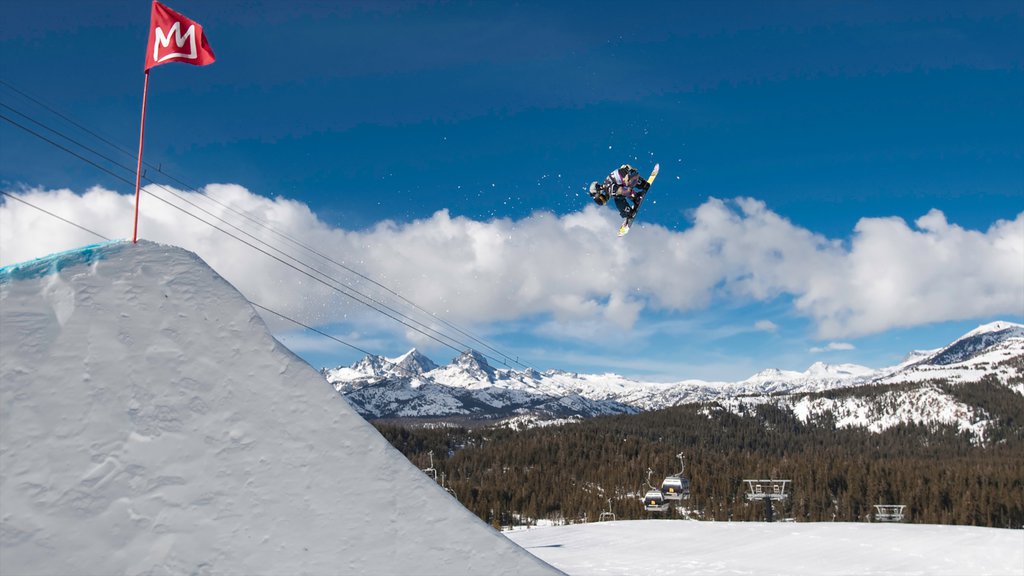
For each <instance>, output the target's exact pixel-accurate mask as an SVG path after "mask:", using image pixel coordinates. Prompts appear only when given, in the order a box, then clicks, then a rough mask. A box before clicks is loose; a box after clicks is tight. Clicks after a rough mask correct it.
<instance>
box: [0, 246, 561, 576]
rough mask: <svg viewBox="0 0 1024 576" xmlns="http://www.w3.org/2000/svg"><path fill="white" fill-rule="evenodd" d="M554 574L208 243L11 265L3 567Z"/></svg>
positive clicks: (4, 282) (93, 251) (3, 349)
mask: <svg viewBox="0 0 1024 576" xmlns="http://www.w3.org/2000/svg"><path fill="white" fill-rule="evenodd" d="M129 573H131V574H139V573H145V574H413V573H415V574H445V575H449V574H515V575H523V574H551V573H558V572H557V571H556V570H554V569H553V568H552V567H550V566H549V565H547V564H545V563H543V562H541V561H540V560H538V559H537V558H536V557H534V556H532V555H531V554H529V553H527V552H526V551H524V550H523V549H522V548H519V547H518V546H516V545H515V544H513V543H512V542H511V541H509V540H508V539H507V538H505V537H504V536H502V535H501V534H499V533H498V532H496V531H494V530H493V529H491V528H490V527H489V526H487V525H486V524H485V523H484V522H482V521H480V520H479V519H478V518H477V517H475V516H474V515H473V514H471V513H470V512H469V511H467V510H466V509H465V508H463V507H462V506H461V505H460V504H459V503H458V502H457V501H455V500H454V499H453V498H451V497H450V496H449V495H448V494H447V493H446V492H445V491H444V490H443V489H441V488H440V487H439V486H438V485H437V484H436V483H435V482H434V481H433V480H431V479H430V478H428V477H426V476H425V475H424V474H423V473H422V472H421V471H419V470H418V469H417V468H416V467H414V466H413V465H412V464H410V463H409V462H408V461H407V460H406V459H405V458H404V457H403V456H402V455H401V454H400V453H399V452H398V451H396V450H395V449H393V448H392V447H391V446H390V445H389V444H388V443H387V441H385V440H384V438H383V437H381V436H380V435H379V434H378V433H377V431H376V430H375V429H374V428H373V427H372V426H370V425H369V424H367V423H366V421H364V420H363V419H362V418H361V417H360V416H359V415H357V414H356V413H355V412H354V411H353V410H352V409H351V408H350V407H349V406H348V404H347V403H346V402H345V401H344V399H343V398H341V396H339V395H338V393H337V392H335V391H334V389H333V388H332V387H331V386H330V385H329V384H328V383H327V382H326V381H325V380H324V378H323V377H322V376H321V375H320V373H319V372H317V371H316V370H314V369H313V368H312V367H311V366H309V365H308V364H306V363H305V362H304V361H302V360H301V359H299V358H298V357H296V356H295V355H294V354H292V353H291V352H290V351H289V350H288V349H286V348H285V347H284V346H282V345H281V344H280V343H278V342H277V341H276V340H275V339H274V338H273V337H272V336H271V335H270V333H269V332H268V330H267V329H266V326H265V325H264V323H263V321H262V320H261V319H260V317H259V316H258V315H257V314H256V312H255V310H254V309H253V307H252V306H251V305H250V304H249V303H248V302H247V301H246V299H245V298H244V297H243V296H242V295H241V294H240V293H238V291H237V290H235V289H234V287H232V286H231V285H230V284H228V283H227V282H226V281H225V280H223V279H222V278H221V277H220V276H218V275H217V274H216V273H215V272H214V271H213V270H212V269H210V268H209V267H208V266H207V265H206V264H205V263H204V262H203V261H202V260H200V259H199V257H197V256H196V255H194V254H192V253H190V252H187V251H185V250H182V249H180V248H176V247H171V246H163V245H159V244H154V243H151V242H145V241H140V242H139V243H138V244H131V243H127V242H113V243H106V244H101V245H96V246H90V247H86V248H83V249H80V250H75V251H71V252H66V253H62V254H58V255H54V256H51V257H48V258H44V259H40V260H36V261H33V262H28V263H25V264H20V265H15V266H9V267H7V268H4V269H2V270H0V574H9V575H12V576H13V575H22V574H108V575H109V574H129Z"/></svg>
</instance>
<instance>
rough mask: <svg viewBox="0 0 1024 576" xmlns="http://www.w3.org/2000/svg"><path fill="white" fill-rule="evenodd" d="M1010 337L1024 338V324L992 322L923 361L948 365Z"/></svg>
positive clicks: (964, 359) (963, 359) (967, 358)
mask: <svg viewBox="0 0 1024 576" xmlns="http://www.w3.org/2000/svg"><path fill="white" fill-rule="evenodd" d="M1010 339H1024V325H1021V324H1015V323H1013V322H1002V321H1000V322H991V323H989V324H984V325H982V326H979V327H977V328H975V329H974V330H971V331H970V332H968V333H967V334H964V335H963V336H961V337H960V338H958V339H957V340H956V341H955V342H953V343H952V344H950V345H949V346H947V347H945V348H943V349H942V350H940V351H939V352H938V353H937V354H935V355H933V356H931V357H930V358H927V359H926V360H924V361H923V362H922V363H925V364H931V365H936V366H946V365H949V364H957V363H960V362H965V361H967V360H970V359H971V358H972V357H974V356H975V355H977V354H979V353H981V352H984V351H985V350H987V349H988V348H990V347H992V346H994V345H996V344H999V343H1000V342H1005V341H1007V340H1010Z"/></svg>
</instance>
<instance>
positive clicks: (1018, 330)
mask: <svg viewBox="0 0 1024 576" xmlns="http://www.w3.org/2000/svg"><path fill="white" fill-rule="evenodd" d="M986 333H994V334H995V333H998V334H1002V333H1005V337H1008V338H1011V337H1016V336H1024V324H1017V323H1015V322H1005V321H1002V320H997V321H995V322H989V323H988V324H982V325H981V326H978V327H977V328H975V329H974V330H971V331H970V332H968V333H967V334H964V335H963V336H961V337H960V338H959V339H958V340H963V339H964V338H970V337H971V336H977V335H979V334H986Z"/></svg>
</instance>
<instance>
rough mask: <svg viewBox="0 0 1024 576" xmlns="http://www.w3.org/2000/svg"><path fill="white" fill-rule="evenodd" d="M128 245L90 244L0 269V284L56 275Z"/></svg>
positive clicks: (121, 241)
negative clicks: (70, 267)
mask: <svg viewBox="0 0 1024 576" xmlns="http://www.w3.org/2000/svg"><path fill="white" fill-rule="evenodd" d="M127 244H128V241H127V240H108V241H106V242H100V243H98V244H90V245H88V246H82V247H80V248H73V249H71V250H65V251H63V252H57V253H54V254H50V255H48V256H43V257H41V258H36V259H35V260H29V261H27V262H19V263H17V264H10V265H7V266H4V267H3V268H0V284H5V283H8V282H13V281H17V280H28V279H31V278H42V277H44V276H49V275H50V274H56V273H57V272H60V271H61V270H63V269H65V268H67V267H69V266H76V265H80V264H83V265H88V264H92V263H93V262H96V261H97V260H102V259H104V258H106V257H108V256H110V255H112V254H115V253H116V252H117V251H118V250H119V249H120V248H122V247H123V246H126V245H127Z"/></svg>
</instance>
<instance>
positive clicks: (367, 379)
mask: <svg viewBox="0 0 1024 576" xmlns="http://www.w3.org/2000/svg"><path fill="white" fill-rule="evenodd" d="M322 372H323V374H324V376H325V377H326V378H327V380H328V381H329V382H330V383H331V384H333V385H334V387H335V389H336V390H338V391H339V392H340V393H341V394H342V395H343V396H344V397H345V398H346V399H347V400H348V402H349V403H350V404H351V405H352V406H353V407H354V408H355V409H356V410H357V411H358V412H359V413H360V414H362V415H363V416H364V417H366V418H368V419H435V420H455V421H463V420H470V421H495V420H504V421H507V422H510V423H512V424H513V425H532V424H538V423H544V422H546V421H551V420H558V419H577V418H589V417H593V416H600V415H609V414H630V413H638V412H641V411H649V410H658V409H662V408H667V407H671V406H676V405H680V404H691V403H709V402H717V403H719V404H721V405H722V406H726V407H729V408H732V409H739V406H740V405H741V404H751V403H765V402H773V403H775V404H778V405H779V406H781V407H784V408H786V409H789V410H792V411H794V412H795V413H796V414H798V415H799V416H800V417H801V418H803V419H813V418H820V417H824V416H825V415H826V413H827V414H829V415H830V416H831V417H834V418H835V420H836V423H837V426H864V427H867V428H869V429H872V430H884V429H885V428H888V427H890V426H893V425H896V424H898V423H900V422H916V423H921V424H927V425H934V424H947V425H954V426H957V427H958V428H959V429H961V430H963V431H965V432H970V433H973V434H975V435H977V436H979V437H983V435H984V428H985V425H986V424H985V423H986V422H988V421H990V420H991V418H990V415H989V414H987V413H986V412H985V410H983V409H981V408H980V407H978V406H972V405H968V404H965V403H964V402H963V401H962V400H960V399H958V395H956V394H952V393H951V392H950V388H949V387H950V386H958V385H965V384H971V383H978V382H981V381H983V380H985V381H988V382H996V383H998V384H999V385H1000V386H1005V387H1007V388H1009V389H1010V390H1012V391H1014V392H1015V393H1016V394H1018V395H1024V325H1021V324H1016V323H1012V322H1005V321H999V322H993V323H990V324H985V325H982V326H979V327H978V328H976V329H974V330H972V331H970V332H968V333H967V334H964V335H963V336H961V337H960V338H958V339H956V340H955V341H954V342H952V343H950V344H949V345H948V346H945V347H942V348H938V349H935V350H916V351H913V352H911V353H910V354H908V355H907V356H906V358H905V360H904V361H903V362H901V363H900V364H898V365H896V366H892V367H887V368H882V369H872V368H867V367H864V366H859V365H855V364H838V365H831V364H825V363H821V362H819V363H815V364H813V365H812V366H810V367H809V368H808V369H807V370H805V371H803V372H796V371H788V370H778V369H767V370H763V371H761V372H758V373H757V374H754V375H753V376H751V377H749V378H747V379H745V380H742V381H739V382H707V381H702V380H682V381H679V382H674V383H653V382H642V381H638V380H633V379H629V378H625V377H622V376H618V375H615V374H602V375H595V374H579V373H575V372H564V371H560V370H547V371H544V372H539V371H537V370H533V369H526V370H515V369H509V368H500V369H499V368H494V367H492V366H491V365H490V364H488V362H487V359H486V358H485V357H484V356H483V355H482V354H480V353H479V352H476V351H473V350H469V351H466V352H464V353H462V354H461V355H459V356H458V357H457V358H455V359H454V360H452V362H451V363H449V364H447V365H445V366H439V365H437V364H436V363H434V362H433V361H432V360H430V359H429V358H427V357H426V356H424V355H423V354H421V353H420V352H419V351H417V350H416V349H412V350H410V351H409V352H407V353H406V354H404V355H402V356H401V357H398V358H394V359H388V358H383V357H381V356H373V355H369V356H366V357H365V358H363V359H362V360H360V361H359V362H357V363H355V364H353V365H351V366H347V367H337V368H333V369H324V370H323V371H322ZM843 389H852V390H855V391H856V393H848V394H844V395H843V397H842V399H840V400H836V399H834V398H830V397H828V395H827V394H825V393H827V392H830V391H837V390H843Z"/></svg>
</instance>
